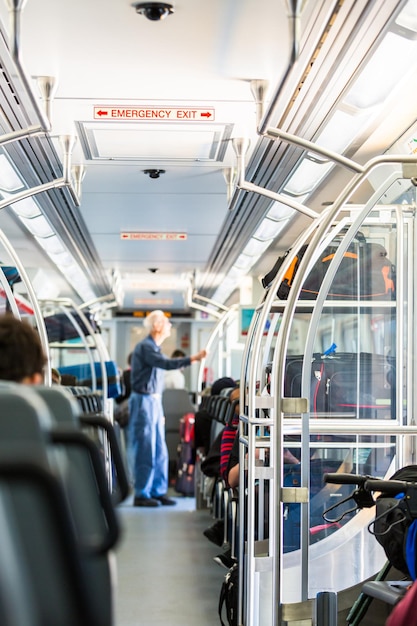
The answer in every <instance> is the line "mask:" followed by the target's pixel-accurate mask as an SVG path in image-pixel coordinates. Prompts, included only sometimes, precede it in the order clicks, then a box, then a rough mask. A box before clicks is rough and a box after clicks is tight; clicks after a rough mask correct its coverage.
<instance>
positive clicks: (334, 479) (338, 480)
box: [324, 472, 370, 485]
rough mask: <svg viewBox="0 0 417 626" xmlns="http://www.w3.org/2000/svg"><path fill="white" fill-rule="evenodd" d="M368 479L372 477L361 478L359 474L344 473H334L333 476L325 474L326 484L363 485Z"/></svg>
mask: <svg viewBox="0 0 417 626" xmlns="http://www.w3.org/2000/svg"><path fill="white" fill-rule="evenodd" d="M368 478H370V477H369V476H360V475H358V474H343V473H342V472H341V473H338V472H334V473H332V474H325V475H324V482H325V483H332V484H334V485H363V484H364V483H365V481H367V480H368Z"/></svg>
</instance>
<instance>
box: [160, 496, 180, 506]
mask: <svg viewBox="0 0 417 626" xmlns="http://www.w3.org/2000/svg"><path fill="white" fill-rule="evenodd" d="M155 500H156V501H157V502H159V503H160V504H163V505H164V506H174V505H175V504H177V501H176V500H173V499H172V498H168V496H155Z"/></svg>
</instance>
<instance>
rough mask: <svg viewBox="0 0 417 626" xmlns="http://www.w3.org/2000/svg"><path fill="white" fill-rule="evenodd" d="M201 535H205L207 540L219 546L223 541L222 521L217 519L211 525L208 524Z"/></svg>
mask: <svg viewBox="0 0 417 626" xmlns="http://www.w3.org/2000/svg"><path fill="white" fill-rule="evenodd" d="M203 535H204V536H205V537H207V539H208V540H209V541H211V542H212V543H215V544H216V546H220V547H221V546H222V545H223V543H224V521H223V520H219V521H218V522H216V523H215V524H213V526H210V528H206V530H204V531H203Z"/></svg>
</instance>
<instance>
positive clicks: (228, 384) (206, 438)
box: [194, 376, 236, 457]
mask: <svg viewBox="0 0 417 626" xmlns="http://www.w3.org/2000/svg"><path fill="white" fill-rule="evenodd" d="M234 387H236V382H235V381H234V380H233V378H229V377H228V376H225V377H223V378H219V379H217V380H216V381H214V383H213V385H212V387H211V391H210V395H212V396H218V395H220V392H221V391H222V389H228V388H232V389H233V388H234ZM213 419H215V416H214V415H211V414H210V413H209V412H208V411H207V409H205V408H201V407H200V408H199V409H198V411H197V412H196V414H195V422H194V446H195V450H196V452H199V453H200V454H201V455H202V456H203V457H205V456H206V454H207V453H208V451H209V449H210V446H211V444H212V443H213V442H212V441H211V440H210V435H211V425H212V422H213Z"/></svg>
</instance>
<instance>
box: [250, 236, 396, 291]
mask: <svg viewBox="0 0 417 626" xmlns="http://www.w3.org/2000/svg"><path fill="white" fill-rule="evenodd" d="M339 244H340V238H335V239H334V240H333V241H332V242H331V243H330V244H329V245H328V246H327V248H326V249H325V250H324V252H323V254H322V257H321V258H320V259H318V261H317V262H316V263H315V265H314V266H313V268H312V270H311V272H310V273H309V274H308V276H306V279H305V281H304V284H303V287H302V289H301V292H300V299H302V300H303V299H304V300H305V299H307V300H315V299H316V298H317V294H318V292H319V289H320V287H321V284H322V282H323V280H324V277H325V275H326V273H327V270H328V269H329V266H330V263H331V261H332V260H333V258H334V256H335V254H336V252H337V249H338V247H339ZM306 249H307V244H304V245H303V246H301V248H300V249H299V250H298V252H297V254H296V256H295V257H294V258H293V261H292V263H291V265H290V267H289V268H288V270H287V272H286V274H285V276H284V278H283V280H282V282H281V284H280V285H279V287H278V290H277V297H278V298H279V299H280V300H286V299H287V298H288V295H289V292H290V289H291V286H292V283H293V281H294V277H295V275H296V273H297V270H298V266H299V265H300V261H301V259H302V258H303V256H304V254H305V251H306ZM290 252H291V249H290V250H287V252H286V253H285V254H284V256H282V257H279V258H278V259H277V261H276V263H275V265H274V267H273V268H272V270H271V271H270V272H268V274H266V275H265V276H264V277H263V278H262V285H263V286H264V287H265V288H268V287H270V285H271V283H272V281H273V280H274V278H275V276H276V275H277V273H278V270H279V268H280V267H281V265H282V264H283V262H284V261H285V259H286V258H287V256H288V254H289V253H290ZM395 281H396V275H395V266H394V265H393V264H392V263H391V261H390V260H389V259H388V258H387V251H386V249H385V248H384V246H382V245H381V244H379V243H374V242H368V241H367V240H366V238H365V237H364V235H363V234H362V233H361V232H360V231H358V232H357V233H356V236H355V239H354V240H353V241H352V243H351V244H350V246H349V248H348V249H347V250H346V252H345V253H344V255H343V258H342V261H341V263H340V265H339V267H338V269H337V272H336V275H335V277H334V279H333V281H332V284H331V287H330V292H329V293H328V296H327V297H328V299H329V300H337V299H347V300H349V299H356V298H357V297H358V296H360V297H361V298H365V299H376V300H393V299H395Z"/></svg>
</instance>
